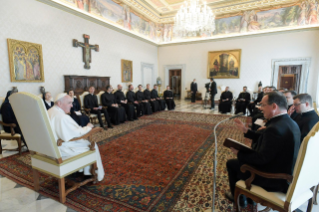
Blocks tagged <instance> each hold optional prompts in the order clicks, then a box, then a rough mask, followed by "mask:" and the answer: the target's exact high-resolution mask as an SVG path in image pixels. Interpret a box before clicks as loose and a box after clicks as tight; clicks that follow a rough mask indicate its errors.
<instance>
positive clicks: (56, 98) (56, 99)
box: [54, 93, 68, 102]
mask: <svg viewBox="0 0 319 212" xmlns="http://www.w3.org/2000/svg"><path fill="white" fill-rule="evenodd" d="M67 95H68V94H66V93H60V94H58V95H57V96H56V97H55V100H54V102H57V101H59V100H61V99H62V98H63V97H65V96H67Z"/></svg>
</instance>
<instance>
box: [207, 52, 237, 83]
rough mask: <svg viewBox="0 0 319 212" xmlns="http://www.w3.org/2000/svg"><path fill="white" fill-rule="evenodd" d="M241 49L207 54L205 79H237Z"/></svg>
mask: <svg viewBox="0 0 319 212" xmlns="http://www.w3.org/2000/svg"><path fill="white" fill-rule="evenodd" d="M240 56H241V49H235V50H227V51H215V52H208V61H207V78H208V79H209V78H212V77H213V78H217V79H238V78H239V76H240Z"/></svg>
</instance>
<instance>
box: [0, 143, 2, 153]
mask: <svg viewBox="0 0 319 212" xmlns="http://www.w3.org/2000/svg"><path fill="white" fill-rule="evenodd" d="M0 154H2V145H1V139H0Z"/></svg>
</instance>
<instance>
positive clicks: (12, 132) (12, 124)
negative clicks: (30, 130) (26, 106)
mask: <svg viewBox="0 0 319 212" xmlns="http://www.w3.org/2000/svg"><path fill="white" fill-rule="evenodd" d="M0 125H2V126H4V127H10V130H11V136H14V135H15V134H16V133H15V131H14V128H15V127H16V126H17V125H16V124H14V123H10V124H7V123H4V122H2V121H0Z"/></svg>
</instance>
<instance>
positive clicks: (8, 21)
mask: <svg viewBox="0 0 319 212" xmlns="http://www.w3.org/2000/svg"><path fill="white" fill-rule="evenodd" d="M0 23H1V24H0V96H5V94H6V91H7V90H9V89H11V87H12V86H17V87H18V89H19V91H27V92H31V93H35V94H38V93H39V87H40V86H41V85H43V86H45V88H46V90H47V91H51V92H52V94H53V96H55V95H56V94H57V93H59V92H62V91H63V90H64V78H63V75H91V76H110V77H111V84H112V85H113V86H116V84H118V83H120V82H121V59H127V60H132V61H133V83H134V85H137V84H139V83H141V82H142V76H141V63H142V62H143V63H148V64H154V67H155V73H157V67H158V65H157V47H156V46H153V45H151V44H148V43H145V42H143V41H140V40H137V39H135V38H132V37H129V36H127V35H124V34H121V33H119V32H116V31H114V30H111V29H109V28H106V27H103V26H100V25H98V24H95V23H92V22H90V21H87V20H84V19H83V18H80V17H77V16H75V15H72V14H69V13H67V12H64V11H62V10H59V9H57V8H54V7H51V6H48V5H46V4H43V3H40V2H38V1H35V0H10V1H1V6H0ZM83 34H88V35H90V37H91V38H90V40H89V42H90V43H91V44H98V45H99V46H100V52H95V51H92V63H91V69H89V70H87V69H84V67H83V66H84V63H83V62H82V48H74V47H73V46H72V39H77V40H78V41H79V42H84V39H83ZM7 38H11V39H16V40H22V41H28V42H32V43H38V44H42V48H43V55H44V56H43V64H44V75H45V82H44V83H11V82H10V71H9V60H8V50H7V40H6V39H7ZM154 77H155V78H156V77H157V76H154ZM154 81H155V79H154Z"/></svg>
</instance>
